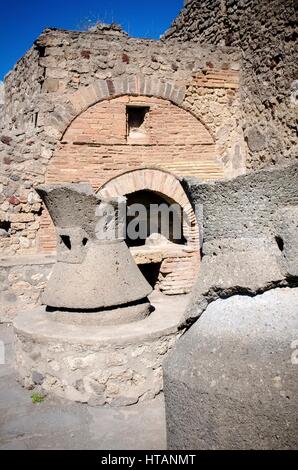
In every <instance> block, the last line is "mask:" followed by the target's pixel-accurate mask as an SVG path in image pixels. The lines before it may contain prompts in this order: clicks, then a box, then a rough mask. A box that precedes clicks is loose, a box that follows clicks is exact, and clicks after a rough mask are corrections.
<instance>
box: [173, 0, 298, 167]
mask: <svg viewBox="0 0 298 470" xmlns="http://www.w3.org/2000/svg"><path fill="white" fill-rule="evenodd" d="M296 25H297V10H295V0H262V1H256V0H203V1H201V0H200V1H199V0H188V1H186V2H185V6H184V8H183V10H182V12H181V14H180V16H179V17H178V18H177V19H176V20H175V21H174V23H173V25H172V27H171V28H170V29H169V31H168V32H167V33H166V34H165V38H166V39H167V40H169V41H170V40H171V39H175V40H177V39H179V40H180V41H183V42H185V41H197V42H198V43H199V44H200V45H201V44H215V45H222V44H225V45H226V46H233V47H239V48H240V49H241V50H242V56H243V69H242V75H241V77H242V79H241V99H242V103H243V108H244V116H243V124H244V132H245V138H246V144H247V150H248V159H247V166H248V167H249V168H251V169H257V168H260V167H263V166H266V165H275V164H279V163H284V162H287V161H289V160H292V159H295V158H297V102H298V101H297V90H298V82H297V78H298V77H297V52H296V51H297V47H295V46H296V40H297V29H295V26H296ZM170 42H171V41H170Z"/></svg>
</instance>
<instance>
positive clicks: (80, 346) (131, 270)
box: [14, 184, 181, 406]
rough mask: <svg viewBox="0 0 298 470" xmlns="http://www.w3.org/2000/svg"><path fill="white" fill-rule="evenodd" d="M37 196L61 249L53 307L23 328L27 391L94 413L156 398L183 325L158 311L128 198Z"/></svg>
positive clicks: (52, 192)
mask: <svg viewBox="0 0 298 470" xmlns="http://www.w3.org/2000/svg"><path fill="white" fill-rule="evenodd" d="M37 192H38V194H40V196H41V197H42V199H43V201H44V203H45V205H46V207H47V209H48V211H49V213H50V214H51V217H52V220H53V222H54V224H55V227H56V231H57V237H58V239H59V242H58V249H57V262H56V264H55V265H54V268H53V271H52V273H51V276H50V279H49V281H48V283H47V286H46V288H45V291H44V293H43V295H42V298H41V302H42V304H44V305H43V306H41V307H39V308H37V309H33V310H28V311H26V312H20V313H19V315H18V316H17V318H16V319H15V321H14V327H15V333H16V360H17V370H18V374H19V375H20V377H21V381H22V384H23V385H24V386H25V387H26V388H34V387H36V386H42V390H43V391H45V392H46V393H51V394H54V395H57V396H59V397H66V398H67V399H69V400H73V401H77V402H82V403H89V404H91V405H104V404H109V405H112V406H124V405H131V404H134V403H137V402H138V401H139V400H141V401H143V400H146V399H149V398H154V397H155V396H156V395H157V394H158V393H159V392H160V391H161V389H162V370H161V361H162V357H163V355H164V354H165V352H166V351H167V350H168V349H169V348H170V347H172V346H173V344H174V341H175V338H176V336H179V333H178V326H179V321H178V316H177V315H171V313H170V312H169V311H167V310H165V309H164V308H160V307H159V306H158V302H157V305H156V311H155V312H154V313H152V310H155V308H153V307H152V306H151V305H150V302H149V300H148V295H149V294H150V293H151V292H152V287H151V286H150V285H149V283H148V282H147V281H146V279H145V278H144V277H143V275H142V273H141V271H140V270H139V269H138V267H137V265H136V264H135V262H134V260H133V257H132V255H131V253H130V251H129V249H128V246H127V245H126V242H125V240H124V230H123V228H124V227H123V220H122V214H123V205H125V200H124V198H118V199H101V198H99V197H98V196H96V194H95V193H94V192H93V190H92V188H91V186H89V185H88V184H81V185H79V184H78V185H64V186H62V185H61V186H58V185H55V186H40V187H38V188H37ZM178 312H179V308H178ZM180 313H181V312H180ZM150 314H151V315H150Z"/></svg>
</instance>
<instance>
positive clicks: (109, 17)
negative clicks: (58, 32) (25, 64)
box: [0, 0, 183, 80]
mask: <svg viewBox="0 0 298 470" xmlns="http://www.w3.org/2000/svg"><path fill="white" fill-rule="evenodd" d="M0 1H1V3H0V6H1V8H0V15H1V16H0V44H1V46H0V80H2V79H3V77H4V75H5V74H6V73H7V72H9V70H10V69H11V68H12V67H13V65H14V64H15V62H16V61H17V60H18V59H19V58H20V57H21V56H22V55H23V54H24V53H25V52H26V51H27V50H28V49H29V48H30V47H31V45H32V43H33V42H34V40H35V39H36V38H37V37H38V36H39V34H40V33H41V31H42V30H43V29H44V28H46V27H55V28H64V29H84V28H85V27H86V25H88V24H89V23H94V22H96V21H97V20H101V21H103V22H106V23H111V22H115V23H119V24H121V25H122V26H123V28H124V29H125V30H126V31H127V32H128V33H129V34H130V35H131V36H137V37H148V38H158V37H159V36H160V35H161V34H162V33H163V32H164V31H165V30H166V29H167V28H168V27H169V26H170V24H171V22H172V20H173V19H174V18H175V17H176V16H177V14H178V13H179V11H180V10H181V8H182V6H183V0H49V1H47V2H45V1H40V0H39V1H37V0H10V1H8V0H0Z"/></svg>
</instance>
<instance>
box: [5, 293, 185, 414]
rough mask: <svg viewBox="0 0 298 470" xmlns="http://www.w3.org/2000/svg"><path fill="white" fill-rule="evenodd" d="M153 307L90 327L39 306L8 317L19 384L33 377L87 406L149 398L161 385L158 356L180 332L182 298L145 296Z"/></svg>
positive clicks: (45, 388) (30, 383)
mask: <svg viewBox="0 0 298 470" xmlns="http://www.w3.org/2000/svg"><path fill="white" fill-rule="evenodd" d="M150 300H151V301H152V304H153V305H154V307H155V311H154V312H153V313H152V314H151V315H150V316H149V317H147V318H146V319H144V320H140V321H137V322H134V323H129V324H125V325H124V324H122V325H113V326H101V327H94V325H92V324H91V325H87V324H83V325H82V324H77V323H76V322H75V321H73V323H65V322H60V321H59V318H58V316H57V318H55V319H53V318H52V317H51V315H50V314H49V313H47V312H46V311H45V309H44V308H42V307H41V308H38V309H35V310H32V311H28V312H23V313H20V315H19V316H18V317H17V318H16V319H15V321H14V328H15V335H16V341H15V347H16V363H17V369H18V374H19V376H20V378H21V381H22V384H23V385H24V386H25V387H26V388H29V389H34V387H35V385H36V383H37V382H36V377H38V382H40V381H41V380H40V379H41V377H43V379H42V384H40V385H41V387H42V390H43V391H44V392H46V393H49V394H50V395H55V396H59V397H62V398H67V399H68V400H71V401H76V402H81V403H89V404H91V405H104V404H107V405H111V406H127V405H132V404H134V403H137V402H139V401H145V400H151V399H153V398H154V397H155V396H156V395H158V394H159V393H160V392H161V390H162V388H163V382H162V361H163V359H164V358H165V356H166V354H167V353H168V351H169V350H170V349H171V348H172V347H173V345H174V344H175V342H176V340H177V338H178V337H179V336H180V334H181V332H178V325H179V323H180V320H181V316H182V314H183V310H184V308H185V305H186V302H187V297H186V296H181V297H178V298H177V297H176V298H174V299H173V300H170V299H169V300H168V299H167V298H165V297H164V296H162V295H161V294H159V295H157V294H154V296H153V297H152V298H150Z"/></svg>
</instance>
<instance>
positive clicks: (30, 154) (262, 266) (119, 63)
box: [0, 0, 298, 449]
mask: <svg viewBox="0 0 298 470" xmlns="http://www.w3.org/2000/svg"><path fill="white" fill-rule="evenodd" d="M294 3H295V2H294V0H285V1H281V0H270V1H269V0H264V1H262V2H261V1H258V2H256V1H253V0H201V1H198V0H186V1H185V2H184V7H183V9H182V11H181V13H180V15H179V16H178V18H176V20H175V21H174V22H173V24H172V25H171V27H170V28H169V30H168V31H167V32H165V34H164V35H163V36H162V37H161V38H160V40H150V39H140V38H132V37H129V36H128V35H127V33H125V32H124V31H123V30H122V29H121V27H119V26H117V25H115V24H112V25H106V24H98V25H96V26H95V27H94V28H91V29H89V30H88V31H65V30H61V29H55V28H48V29H45V30H44V31H43V32H42V33H41V35H40V36H39V37H38V38H37V39H36V41H35V42H34V44H33V46H32V47H31V49H30V50H29V51H28V52H27V53H26V54H25V55H24V56H23V57H22V58H21V59H20V60H19V61H18V62H17V63H16V65H15V67H14V69H13V70H12V71H11V72H10V73H9V74H8V75H7V76H6V78H5V81H4V87H3V93H2V92H1V91H0V94H1V96H2V95H3V98H2V97H0V305H1V308H0V322H9V323H12V322H13V323H14V331H15V338H16V344H15V350H16V363H17V369H18V374H19V375H20V378H21V382H22V384H23V385H24V386H25V387H26V388H29V389H32V390H37V391H39V392H40V393H45V394H49V395H51V396H55V397H57V396H58V397H60V398H66V399H67V400H69V401H72V402H79V403H87V404H89V405H92V406H103V405H104V406H106V407H108V406H112V407H122V406H130V405H134V404H137V403H140V402H146V403H149V404H150V403H152V402H153V399H154V398H155V397H156V396H157V395H161V394H162V392H163V391H164V392H165V393H164V395H165V408H166V421H167V436H168V447H169V448H171V449H190V448H192V449H227V448H233V449H248V448H257V449H270V448H275V449H291V448H294V447H295V445H296V444H295V443H296V442H297V434H298V432H297V424H296V421H295V420H297V409H298V405H297V386H296V381H295V380H296V376H297V360H296V359H297V357H296V350H297V347H296V346H295V345H297V344H298V325H297V311H298V303H297V288H298V282H297V279H298V245H297V239H298V237H297V235H298V218H297V217H298V216H297V210H298V209H297V207H298V196H297V187H298V181H297V175H298V168H297V90H298V85H297V83H298V82H297V74H296V73H297V72H296V65H295V63H296V61H297V57H296V55H297V53H296V50H297V47H296V39H297V32H296V30H295V5H294ZM138 204H139V205H142V207H144V208H145V213H144V214H143V219H142V220H143V221H144V220H146V222H148V227H149V229H148V230H147V231H146V234H145V237H143V238H142V237H139V238H137V239H135V238H133V237H132V236H130V232H129V230H128V225H129V221H130V219H129V217H128V218H127V217H125V218H124V217H123V211H122V209H123V207H124V206H125V213H126V214H127V213H129V211H130V210H131V209H132V208H133V207H134V206H135V205H138ZM161 205H162V206H163V207H164V208H165V209H166V210H169V211H171V209H172V208H173V206H175V211H174V212H175V214H176V215H180V216H181V215H182V217H181V219H179V220H180V226H179V229H180V235H179V236H176V235H175V233H174V232H175V230H174V223H173V222H172V219H169V220H171V222H169V224H168V227H167V228H168V230H167V231H165V230H163V228H162V224H161V223H160V219H159V213H158V211H156V212H154V211H153V212H152V211H151V207H152V206H158V207H159V206H161ZM172 215H173V214H172ZM173 217H174V216H173ZM293 355H294V356H293ZM148 406H150V405H148ZM110 409H111V408H110Z"/></svg>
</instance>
